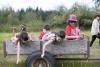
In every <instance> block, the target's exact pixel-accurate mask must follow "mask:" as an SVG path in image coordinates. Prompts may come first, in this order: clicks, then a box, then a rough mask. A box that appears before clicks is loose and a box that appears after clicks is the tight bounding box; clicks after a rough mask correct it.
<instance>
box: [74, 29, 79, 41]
mask: <svg viewBox="0 0 100 67" xmlns="http://www.w3.org/2000/svg"><path fill="white" fill-rule="evenodd" d="M79 35H80V29H78V28H76V33H75V36H79ZM75 40H80V38H76V39H75Z"/></svg>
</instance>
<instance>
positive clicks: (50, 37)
mask: <svg viewBox="0 0 100 67" xmlns="http://www.w3.org/2000/svg"><path fill="white" fill-rule="evenodd" d="M55 39H56V34H55V33H53V32H48V33H46V34H45V35H44V36H43V38H42V40H55Z"/></svg>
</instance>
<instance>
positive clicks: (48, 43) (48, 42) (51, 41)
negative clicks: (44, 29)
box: [41, 40, 54, 58]
mask: <svg viewBox="0 0 100 67" xmlns="http://www.w3.org/2000/svg"><path fill="white" fill-rule="evenodd" d="M53 41H54V40H49V41H47V42H46V43H45V44H44V45H43V48H42V55H41V57H42V58H43V57H44V53H45V49H46V47H47V46H48V45H50V44H52V43H53Z"/></svg>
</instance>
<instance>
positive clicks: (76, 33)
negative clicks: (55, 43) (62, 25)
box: [65, 14, 82, 40]
mask: <svg viewBox="0 0 100 67" xmlns="http://www.w3.org/2000/svg"><path fill="white" fill-rule="evenodd" d="M67 22H68V25H67V27H66V29H65V33H66V39H67V40H80V38H82V35H81V34H80V30H79V29H78V28H76V26H77V17H76V16H75V15H74V14H70V15H69V16H68V21H67Z"/></svg>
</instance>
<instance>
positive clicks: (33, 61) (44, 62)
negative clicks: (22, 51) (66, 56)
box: [25, 51, 56, 67]
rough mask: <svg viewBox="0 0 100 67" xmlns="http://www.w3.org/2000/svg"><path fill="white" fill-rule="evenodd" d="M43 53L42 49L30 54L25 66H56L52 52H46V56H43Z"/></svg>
mask: <svg viewBox="0 0 100 67" xmlns="http://www.w3.org/2000/svg"><path fill="white" fill-rule="evenodd" d="M41 54H42V52H41V51H35V52H33V53H32V54H31V55H29V56H28V58H27V59H26V63H25V67H56V61H55V59H54V57H53V56H52V55H51V54H50V53H48V52H45V56H44V58H41ZM40 65H41V66H40Z"/></svg>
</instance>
